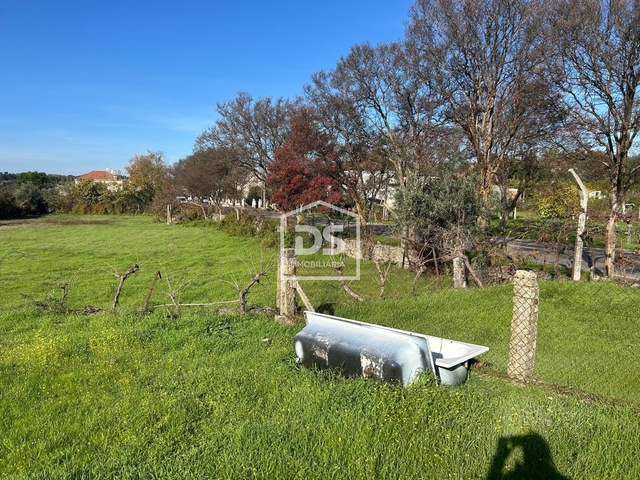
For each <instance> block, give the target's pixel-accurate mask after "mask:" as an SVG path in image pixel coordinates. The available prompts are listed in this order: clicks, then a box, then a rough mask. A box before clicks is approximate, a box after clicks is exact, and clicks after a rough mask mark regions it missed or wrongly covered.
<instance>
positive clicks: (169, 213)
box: [167, 204, 173, 225]
mask: <svg viewBox="0 0 640 480" xmlns="http://www.w3.org/2000/svg"><path fill="white" fill-rule="evenodd" d="M172 220H173V219H172V211H171V204H169V205H167V225H171V221H172Z"/></svg>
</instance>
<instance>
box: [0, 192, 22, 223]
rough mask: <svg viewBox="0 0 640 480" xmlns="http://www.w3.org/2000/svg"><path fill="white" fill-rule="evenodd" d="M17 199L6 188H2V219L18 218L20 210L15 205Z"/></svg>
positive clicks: (0, 213)
mask: <svg viewBox="0 0 640 480" xmlns="http://www.w3.org/2000/svg"><path fill="white" fill-rule="evenodd" d="M15 201H16V199H15V197H14V196H13V194H12V193H11V192H10V191H9V190H8V189H7V188H4V187H0V219H7V218H17V217H19V216H20V213H21V212H20V209H19V208H18V207H17V206H16V204H15Z"/></svg>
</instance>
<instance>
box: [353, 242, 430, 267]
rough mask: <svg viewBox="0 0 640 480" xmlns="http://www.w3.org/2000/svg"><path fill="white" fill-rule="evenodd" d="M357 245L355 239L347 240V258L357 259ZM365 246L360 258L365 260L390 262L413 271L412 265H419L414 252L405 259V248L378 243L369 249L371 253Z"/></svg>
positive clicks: (410, 252) (409, 253)
mask: <svg viewBox="0 0 640 480" xmlns="http://www.w3.org/2000/svg"><path fill="white" fill-rule="evenodd" d="M356 247H357V244H356V240H354V239H345V240H344V254H345V255H346V256H347V257H351V258H356V254H357V248H356ZM365 250H366V249H365V248H364V245H362V251H361V252H360V258H361V259H365V260H374V261H375V260H378V261H381V262H386V261H390V262H393V263H395V264H396V265H398V266H399V267H404V268H405V269H407V270H409V269H411V265H416V264H418V258H417V256H416V254H415V253H414V252H413V251H409V252H408V257H409V258H405V255H404V247H397V246H392V245H382V244H381V243H378V242H376V244H375V245H373V247H372V248H370V249H369V252H366V251H365Z"/></svg>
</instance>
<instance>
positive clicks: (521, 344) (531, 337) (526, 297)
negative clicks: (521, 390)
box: [507, 270, 540, 382]
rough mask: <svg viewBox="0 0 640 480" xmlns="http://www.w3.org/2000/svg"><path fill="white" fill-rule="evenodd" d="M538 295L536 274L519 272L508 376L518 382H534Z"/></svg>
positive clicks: (515, 278) (514, 297)
mask: <svg viewBox="0 0 640 480" xmlns="http://www.w3.org/2000/svg"><path fill="white" fill-rule="evenodd" d="M539 292H540V290H539V287H538V279H537V277H536V274H535V273H534V272H529V271H525V270H518V271H517V272H516V274H515V276H514V279H513V320H512V321H511V341H510V342H509V365H508V367H507V375H509V378H511V379H513V380H516V381H518V382H530V381H532V380H533V367H534V363H535V357H536V336H537V332H538V302H539V297H540V293H539Z"/></svg>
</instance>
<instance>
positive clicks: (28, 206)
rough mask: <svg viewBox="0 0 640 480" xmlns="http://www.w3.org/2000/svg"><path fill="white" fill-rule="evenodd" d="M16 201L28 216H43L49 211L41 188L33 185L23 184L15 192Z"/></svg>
mask: <svg viewBox="0 0 640 480" xmlns="http://www.w3.org/2000/svg"><path fill="white" fill-rule="evenodd" d="M15 199H16V202H17V203H18V205H19V207H20V208H21V209H22V210H23V211H24V213H26V214H27V215H41V214H43V213H47V211H48V208H47V202H46V201H45V200H44V198H43V197H42V192H41V190H40V187H38V186H37V185H34V184H33V183H23V184H21V185H20V186H19V187H18V189H17V190H16V192H15Z"/></svg>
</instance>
